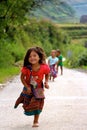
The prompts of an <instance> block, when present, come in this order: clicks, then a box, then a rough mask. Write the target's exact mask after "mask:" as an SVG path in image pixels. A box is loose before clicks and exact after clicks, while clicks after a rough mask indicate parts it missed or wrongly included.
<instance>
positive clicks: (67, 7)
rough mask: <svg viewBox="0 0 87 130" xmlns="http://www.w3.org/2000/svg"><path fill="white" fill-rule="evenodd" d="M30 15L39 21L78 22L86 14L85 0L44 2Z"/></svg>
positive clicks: (86, 0) (47, 0)
mask: <svg viewBox="0 0 87 130" xmlns="http://www.w3.org/2000/svg"><path fill="white" fill-rule="evenodd" d="M31 14H32V15H33V16H35V17H37V18H39V19H42V18H43V19H50V20H52V21H54V22H57V23H67V22H74V23H75V22H79V20H80V17H81V16H82V15H86V14H87V0H67V1H66V0H46V1H44V2H43V5H42V6H40V7H38V8H35V9H34V10H33V11H32V12H31Z"/></svg>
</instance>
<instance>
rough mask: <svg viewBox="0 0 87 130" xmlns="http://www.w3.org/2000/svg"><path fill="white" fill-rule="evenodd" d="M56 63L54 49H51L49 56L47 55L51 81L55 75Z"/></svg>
mask: <svg viewBox="0 0 87 130" xmlns="http://www.w3.org/2000/svg"><path fill="white" fill-rule="evenodd" d="M57 63H58V58H57V57H56V50H52V51H51V56H50V57H48V65H49V67H50V80H51V78H53V81H54V79H55V78H56V77H57Z"/></svg>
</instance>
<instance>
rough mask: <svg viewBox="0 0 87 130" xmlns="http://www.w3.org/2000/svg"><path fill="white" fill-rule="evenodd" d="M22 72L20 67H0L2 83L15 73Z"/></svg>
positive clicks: (0, 80) (0, 81)
mask: <svg viewBox="0 0 87 130" xmlns="http://www.w3.org/2000/svg"><path fill="white" fill-rule="evenodd" d="M19 73H20V68H19V67H15V66H11V67H7V68H0V83H4V82H6V81H8V80H9V79H10V78H12V77H13V76H14V75H18V74H19Z"/></svg>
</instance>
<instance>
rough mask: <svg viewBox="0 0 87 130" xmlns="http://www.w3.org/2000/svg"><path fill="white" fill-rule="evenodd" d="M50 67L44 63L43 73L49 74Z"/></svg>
mask: <svg viewBox="0 0 87 130" xmlns="http://www.w3.org/2000/svg"><path fill="white" fill-rule="evenodd" d="M49 72H50V68H49V66H48V65H47V64H45V65H44V74H49Z"/></svg>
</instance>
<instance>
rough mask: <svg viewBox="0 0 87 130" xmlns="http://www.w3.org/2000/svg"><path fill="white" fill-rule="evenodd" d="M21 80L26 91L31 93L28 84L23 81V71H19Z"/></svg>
mask: <svg viewBox="0 0 87 130" xmlns="http://www.w3.org/2000/svg"><path fill="white" fill-rule="evenodd" d="M21 81H22V83H23V85H24V86H25V87H26V88H27V92H28V93H31V88H30V87H29V85H28V84H27V83H26V82H25V75H24V74H23V73H21Z"/></svg>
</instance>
